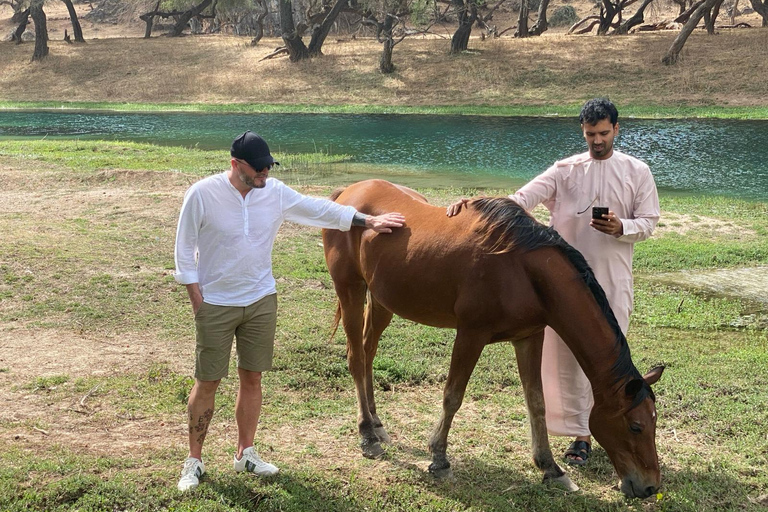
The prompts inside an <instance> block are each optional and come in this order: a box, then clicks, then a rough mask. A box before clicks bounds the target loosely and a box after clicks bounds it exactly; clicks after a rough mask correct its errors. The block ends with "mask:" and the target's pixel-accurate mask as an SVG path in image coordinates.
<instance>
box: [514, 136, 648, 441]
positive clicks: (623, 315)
mask: <svg viewBox="0 0 768 512" xmlns="http://www.w3.org/2000/svg"><path fill="white" fill-rule="evenodd" d="M510 197H511V198H512V199H514V200H515V201H516V202H517V203H518V204H520V205H521V206H522V207H523V208H525V209H526V210H528V211H530V210H532V209H533V208H534V207H535V206H536V205H538V204H540V203H543V204H544V205H545V206H546V207H547V208H548V209H549V211H550V225H551V226H552V227H554V228H555V229H556V230H557V232H558V233H560V235H561V236H562V237H563V238H564V239H565V241H566V242H568V243H569V244H571V245H572V246H573V247H575V248H576V249H578V250H579V251H580V252H581V253H582V254H583V255H584V257H585V258H586V260H587V263H589V266H590V267H592V270H593V271H594V272H595V277H596V278H597V280H598V282H599V283H600V285H601V286H602V287H603V289H604V290H605V294H606V296H607V297H608V302H609V303H610V305H611V308H612V309H613V313H614V315H616V320H618V323H619V326H620V327H621V330H622V331H623V332H624V334H626V332H627V327H628V326H629V315H630V313H631V312H632V301H633V289H632V254H633V251H634V243H635V242H639V241H641V240H645V239H646V238H648V237H649V236H651V233H652V232H653V229H654V228H655V227H656V223H657V222H658V220H659V215H660V212H659V197H658V194H657V192H656V184H655V183H654V181H653V176H652V175H651V171H650V169H649V168H648V166H647V165H646V164H645V163H643V162H641V161H640V160H638V159H636V158H633V157H631V156H629V155H626V154H624V153H621V152H619V151H617V150H615V149H614V151H613V154H612V155H611V156H610V157H609V158H607V159H605V160H594V159H592V158H591V157H590V156H589V153H583V154H580V155H574V156H572V157H570V158H567V159H565V160H561V161H559V162H556V163H555V164H554V165H553V166H552V167H550V168H549V169H547V170H546V171H545V172H544V173H543V174H541V175H539V176H538V177H536V178H534V179H533V180H532V181H531V182H529V183H528V184H527V185H525V186H524V187H523V188H521V189H520V190H518V191H517V192H516V193H515V194H513V195H511V196H510ZM592 206H607V207H608V208H609V209H610V210H611V211H613V212H614V213H615V214H616V216H618V217H619V219H621V223H622V225H623V228H624V231H623V233H624V234H623V235H622V236H619V237H614V236H611V235H607V234H605V233H601V232H600V231H597V230H596V229H594V228H592V227H590V225H589V223H590V219H591V217H592ZM582 211H583V213H581V214H579V213H578V212H582ZM541 375H542V382H543V386H544V401H545V404H546V418H547V428H548V430H549V433H550V434H552V435H561V436H586V435H589V434H590V432H589V413H590V411H591V409H592V405H593V403H594V400H593V396H592V388H591V386H590V384H589V381H588V380H587V378H586V376H585V375H584V372H583V371H582V370H581V367H579V365H578V363H577V362H576V359H575V358H574V357H573V354H572V353H571V351H570V349H569V348H568V347H567V346H566V345H565V343H564V342H563V340H562V339H561V338H560V337H559V336H558V335H557V334H555V332H554V331H553V330H552V329H551V328H549V327H547V328H546V331H545V334H544V351H543V355H542V370H541Z"/></svg>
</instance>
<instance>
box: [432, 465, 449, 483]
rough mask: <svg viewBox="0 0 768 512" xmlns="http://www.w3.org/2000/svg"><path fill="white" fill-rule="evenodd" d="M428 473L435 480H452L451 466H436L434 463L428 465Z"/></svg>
mask: <svg viewBox="0 0 768 512" xmlns="http://www.w3.org/2000/svg"><path fill="white" fill-rule="evenodd" d="M429 474H430V475H432V476H433V477H435V479H437V480H453V470H452V469H451V466H447V467H444V468H437V467H435V465H434V464H431V465H430V466H429Z"/></svg>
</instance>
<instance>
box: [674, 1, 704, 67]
mask: <svg viewBox="0 0 768 512" xmlns="http://www.w3.org/2000/svg"><path fill="white" fill-rule="evenodd" d="M717 1H718V0H707V1H706V2H704V3H703V4H701V5H700V6H699V7H698V8H697V9H696V10H695V11H693V14H691V17H690V18H688V21H686V22H685V25H683V29H682V30H681V31H680V33H679V34H678V35H677V37H676V38H675V40H674V41H672V46H670V47H669V50H668V51H667V54H666V55H664V57H663V58H662V59H661V62H663V63H664V64H666V65H668V66H669V65H671V64H674V63H676V62H677V61H678V60H679V59H680V51H681V50H682V49H683V46H685V41H686V40H687V39H688V36H690V35H691V32H693V29H694V28H696V25H698V24H699V21H701V18H702V17H703V16H704V13H705V12H707V11H709V10H710V9H711V8H712V6H713V5H715V2H717Z"/></svg>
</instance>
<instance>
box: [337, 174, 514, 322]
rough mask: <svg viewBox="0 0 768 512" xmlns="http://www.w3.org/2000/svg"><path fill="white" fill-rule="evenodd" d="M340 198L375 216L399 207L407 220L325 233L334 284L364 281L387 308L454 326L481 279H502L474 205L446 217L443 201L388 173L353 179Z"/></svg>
mask: <svg viewBox="0 0 768 512" xmlns="http://www.w3.org/2000/svg"><path fill="white" fill-rule="evenodd" d="M337 201H338V202H340V203H342V204H347V205H351V206H354V207H355V208H356V209H357V210H358V211H361V212H363V213H366V214H370V215H380V214H383V213H387V212H399V213H401V214H403V215H404V216H405V226H404V227H402V228H398V229H395V230H393V232H392V233H388V234H377V233H375V232H373V231H372V230H352V231H350V232H346V233H342V232H339V231H335V232H334V231H326V232H324V235H323V240H324V244H325V251H326V260H327V262H328V267H329V270H330V272H331V276H332V277H333V279H334V282H335V283H336V285H337V287H338V286H339V281H345V282H352V281H355V280H362V281H364V282H365V284H366V286H367V287H368V288H369V289H370V291H371V293H372V295H373V296H374V297H375V298H376V299H377V300H378V301H379V302H380V303H381V304H383V305H384V306H385V307H386V308H387V309H389V310H390V311H393V312H394V313H396V314H398V315H400V316H402V317H405V318H409V319H411V320H414V321H416V322H420V323H425V324H428V325H435V326H441V327H455V325H456V322H457V318H456V312H457V309H460V305H461V302H462V301H470V302H473V303H474V302H475V301H483V300H487V299H485V298H481V297H474V293H475V291H476V290H478V291H479V283H482V282H485V283H487V282H499V279H495V278H493V277H492V276H491V274H492V273H495V272H497V271H500V269H497V268H495V267H496V265H494V264H493V263H490V262H489V261H486V262H484V263H482V264H478V261H479V260H480V259H481V258H483V256H482V254H484V253H485V250H484V249H483V247H482V246H481V244H480V243H479V239H478V236H477V233H476V231H475V229H474V228H475V222H476V221H477V217H478V216H477V213H476V212H474V211H472V210H467V211H465V212H462V214H461V215H458V216H455V217H448V216H447V215H446V212H445V208H444V207H436V206H432V205H430V204H428V203H427V202H426V200H425V199H424V197H423V196H422V195H421V194H419V193H417V192H415V191H413V190H411V189H408V188H407V187H402V186H400V185H395V184H392V183H389V182H386V181H384V180H369V181H364V182H360V183H355V184H354V185H351V186H349V187H347V189H345V190H344V192H342V193H341V194H340V195H339V196H338V198H337Z"/></svg>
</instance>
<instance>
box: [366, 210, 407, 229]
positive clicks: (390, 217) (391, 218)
mask: <svg viewBox="0 0 768 512" xmlns="http://www.w3.org/2000/svg"><path fill="white" fill-rule="evenodd" d="M404 225H405V217H404V216H403V215H402V214H400V213H395V212H392V213H384V214H382V215H376V216H373V215H369V216H368V217H366V219H365V227H366V228H369V229H372V230H374V231H375V232H377V233H391V232H392V228H401V227H403V226H404Z"/></svg>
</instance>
